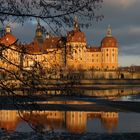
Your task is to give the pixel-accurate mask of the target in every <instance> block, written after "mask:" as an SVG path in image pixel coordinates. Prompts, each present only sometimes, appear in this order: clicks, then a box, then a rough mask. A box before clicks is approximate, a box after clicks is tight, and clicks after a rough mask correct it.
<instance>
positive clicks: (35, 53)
mask: <svg viewBox="0 0 140 140" xmlns="http://www.w3.org/2000/svg"><path fill="white" fill-rule="evenodd" d="M16 41H17V38H16V37H15V36H14V35H12V33H11V29H10V27H9V26H7V27H6V33H5V35H4V36H2V37H1V38H0V45H1V48H2V47H3V46H5V49H3V51H2V52H1V53H2V56H5V57H6V59H7V60H8V61H9V62H8V63H7V62H6V61H5V60H3V59H1V61H0V66H2V67H4V68H5V67H6V68H9V69H10V70H15V69H17V66H19V67H23V68H24V69H30V68H31V67H32V66H33V65H35V63H38V64H39V65H40V66H41V67H42V69H43V70H44V71H45V70H47V69H49V68H54V69H69V70H103V71H108V70H112V71H113V70H117V69H118V42H117V40H116V38H115V37H113V36H112V29H111V27H110V26H109V27H108V29H107V33H106V36H105V37H104V38H103V39H102V41H101V43H100V46H99V47H95V46H88V45H87V41H86V37H85V33H84V32H82V31H81V29H80V27H79V25H78V21H77V19H75V20H74V27H73V30H72V31H70V32H68V33H67V36H65V37H56V36H51V35H49V33H47V34H46V38H45V39H44V38H43V31H42V26H41V25H40V23H39V22H38V24H37V28H36V32H35V37H34V39H33V41H32V42H31V43H29V44H21V43H18V42H16ZM13 64H14V65H13Z"/></svg>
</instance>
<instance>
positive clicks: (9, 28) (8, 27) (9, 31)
mask: <svg viewBox="0 0 140 140" xmlns="http://www.w3.org/2000/svg"><path fill="white" fill-rule="evenodd" d="M5 31H6V33H11V27H10V25H9V24H8V25H7V26H6V29H5Z"/></svg>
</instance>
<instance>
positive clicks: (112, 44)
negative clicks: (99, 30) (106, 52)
mask: <svg viewBox="0 0 140 140" xmlns="http://www.w3.org/2000/svg"><path fill="white" fill-rule="evenodd" d="M101 47H102V48H117V47H118V43H117V40H116V38H114V37H112V36H111V37H104V38H103V40H102V41H101Z"/></svg>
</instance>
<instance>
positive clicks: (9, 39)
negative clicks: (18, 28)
mask: <svg viewBox="0 0 140 140" xmlns="http://www.w3.org/2000/svg"><path fill="white" fill-rule="evenodd" d="M16 40H17V39H16V37H15V36H14V35H12V34H11V33H7V34H5V35H4V36H3V37H2V38H1V39H0V43H1V44H4V45H5V46H7V47H8V46H10V45H12V44H14V43H15V42H16Z"/></svg>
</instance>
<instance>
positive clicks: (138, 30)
mask: <svg viewBox="0 0 140 140" xmlns="http://www.w3.org/2000/svg"><path fill="white" fill-rule="evenodd" d="M139 7H140V0H104V2H103V4H102V8H101V9H100V10H99V11H97V12H98V14H103V15H104V19H103V20H102V21H99V22H93V24H94V25H93V27H92V28H88V29H83V31H84V32H85V34H86V38H87V42H88V44H90V45H96V46H100V42H101V40H102V39H103V38H104V37H105V35H106V29H107V27H108V25H109V24H110V25H111V28H112V34H113V36H114V37H115V38H116V39H117V40H118V44H119V65H120V66H130V65H140V17H139V16H140V14H139V11H140V10H139ZM12 28H14V30H13V33H14V35H16V36H18V39H19V41H21V42H31V41H32V40H33V37H34V33H35V28H36V24H35V23H32V22H27V23H25V24H24V25H23V26H21V25H18V24H16V23H13V25H12ZM27 33H28V34H27Z"/></svg>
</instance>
